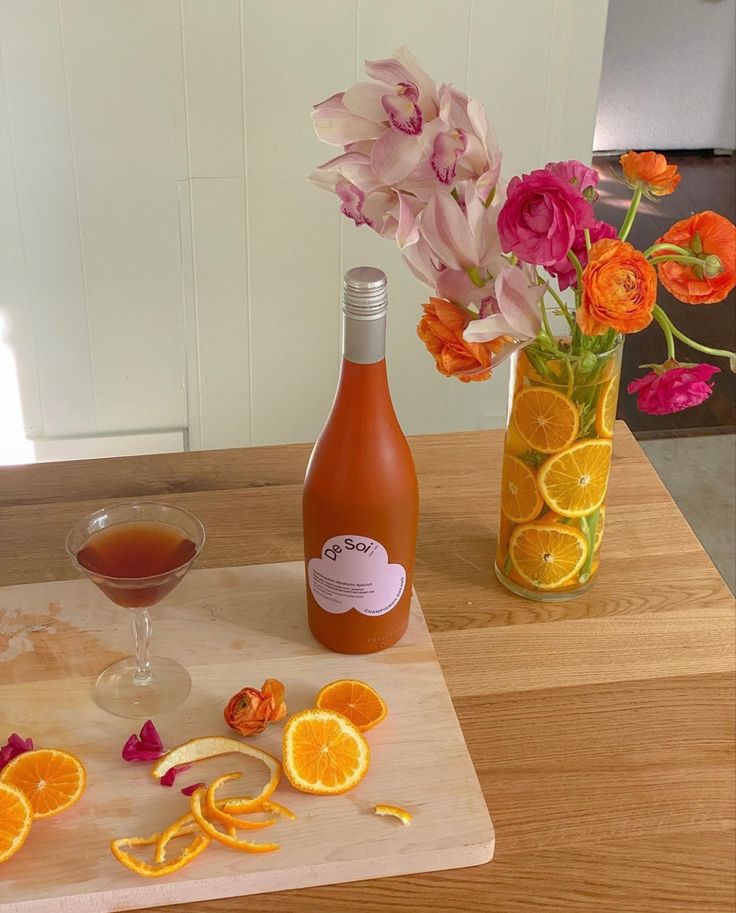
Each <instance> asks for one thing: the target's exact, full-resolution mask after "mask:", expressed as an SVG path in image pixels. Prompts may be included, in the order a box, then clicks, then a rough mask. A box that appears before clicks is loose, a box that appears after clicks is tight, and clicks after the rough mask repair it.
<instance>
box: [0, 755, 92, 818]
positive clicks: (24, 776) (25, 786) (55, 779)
mask: <svg viewBox="0 0 736 913" xmlns="http://www.w3.org/2000/svg"><path fill="white" fill-rule="evenodd" d="M0 781H2V782H3V783H10V784H11V786H17V787H18V789H19V790H20V791H21V792H23V793H25V794H26V796H27V797H28V801H29V802H30V803H31V808H32V809H33V817H34V818H50V817H51V816H52V815H58V814H59V813H60V812H63V811H64V810H65V809H67V808H69V806H70V805H74V803H75V802H77V801H78V799H80V798H81V796H82V793H83V792H84V790H85V787H86V785H87V773H86V771H85V769H84V764H82V762H81V761H80V760H79V758H78V757H76V755H73V754H70V753H69V752H68V751H59V749H57V748H38V749H36V750H35V751H25V752H23V754H19V755H17V756H16V757H15V758H13V760H12V761H10V762H9V763H8V764H6V765H5V767H4V768H3V769H2V772H0Z"/></svg>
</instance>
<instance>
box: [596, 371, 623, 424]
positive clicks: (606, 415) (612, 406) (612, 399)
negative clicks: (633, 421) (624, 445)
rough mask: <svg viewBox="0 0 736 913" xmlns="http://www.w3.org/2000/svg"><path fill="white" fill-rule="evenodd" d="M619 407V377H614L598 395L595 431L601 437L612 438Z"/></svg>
mask: <svg viewBox="0 0 736 913" xmlns="http://www.w3.org/2000/svg"><path fill="white" fill-rule="evenodd" d="M617 405H618V377H615V376H614V377H612V378H611V379H610V380H609V381H607V382H606V383H605V384H604V385H603V387H602V388H601V391H600V393H599V394H598V405H597V406H596V409H595V430H596V433H597V434H599V435H600V436H601V437H605V438H612V437H613V429H614V425H615V423H616V406H617Z"/></svg>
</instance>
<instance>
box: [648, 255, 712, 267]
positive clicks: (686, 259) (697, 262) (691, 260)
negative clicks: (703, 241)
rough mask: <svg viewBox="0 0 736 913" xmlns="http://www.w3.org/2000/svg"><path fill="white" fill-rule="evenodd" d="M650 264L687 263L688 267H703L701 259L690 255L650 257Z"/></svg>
mask: <svg viewBox="0 0 736 913" xmlns="http://www.w3.org/2000/svg"><path fill="white" fill-rule="evenodd" d="M649 262H650V263H687V264H689V265H690V266H703V260H702V258H701V257H694V256H693V255H692V254H675V255H674V256H667V255H666V254H665V255H664V256H662V257H652V258H651V260H650V261H649Z"/></svg>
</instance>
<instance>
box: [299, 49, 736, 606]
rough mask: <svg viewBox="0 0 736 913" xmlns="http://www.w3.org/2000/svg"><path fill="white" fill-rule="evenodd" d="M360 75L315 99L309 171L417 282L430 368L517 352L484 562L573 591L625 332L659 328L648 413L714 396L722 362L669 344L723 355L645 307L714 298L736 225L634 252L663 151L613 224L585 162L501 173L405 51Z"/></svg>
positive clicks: (453, 369) (723, 289)
mask: <svg viewBox="0 0 736 913" xmlns="http://www.w3.org/2000/svg"><path fill="white" fill-rule="evenodd" d="M366 72H367V74H368V76H369V77H370V79H371V81H370V82H361V83H358V84H356V85H354V86H351V87H350V88H348V89H347V90H346V91H344V92H339V93H337V94H336V95H333V96H331V97H330V98H328V99H327V100H326V101H323V102H322V103H320V104H318V105H316V106H315V108H314V111H313V119H314V126H315V130H316V132H317V135H318V136H319V138H320V139H322V140H324V141H325V142H326V143H329V144H331V145H333V146H339V147H341V148H342V151H341V153H340V154H339V155H338V156H336V157H335V158H332V159H330V160H329V161H327V162H325V163H324V164H323V165H320V166H319V167H318V168H317V170H316V171H315V172H313V174H312V175H311V177H310V179H311V180H312V181H313V182H314V183H315V184H317V185H318V186H320V187H322V188H324V189H327V190H331V191H333V192H334V193H336V194H337V196H338V198H339V200H340V211H341V212H342V213H343V214H344V215H346V216H347V217H348V218H350V219H352V220H353V221H354V222H355V224H356V225H358V226H361V225H367V226H368V227H369V228H371V229H372V230H373V231H376V232H378V233H379V234H380V235H383V236H384V237H388V238H391V239H393V240H395V242H396V244H397V245H398V247H399V250H400V251H401V253H402V255H403V257H404V259H405V261H406V263H407V265H408V267H409V269H410V270H411V271H412V273H413V274H414V275H415V276H416V277H417V278H418V279H420V280H421V281H422V282H423V283H424V284H425V285H427V286H428V287H429V289H430V290H431V296H430V298H429V301H428V302H427V303H426V304H424V305H423V310H424V313H423V316H422V317H421V319H420V320H419V325H418V327H417V332H418V334H419V337H420V338H421V339H422V341H423V342H424V344H425V346H426V348H427V350H428V351H429V352H430V354H431V355H432V356H433V357H434V359H435V363H436V367H437V370H438V371H440V372H441V373H442V374H444V375H446V376H448V377H456V378H457V379H458V380H460V381H463V382H466V383H467V382H471V381H482V380H486V379H488V378H489V377H490V376H491V372H492V369H493V368H494V367H495V366H496V365H498V364H500V363H501V362H502V361H503V360H504V359H506V358H508V357H509V356H511V357H512V358H513V364H512V391H511V398H510V410H509V420H508V428H507V433H506V439H505V448H504V458H503V469H502V481H501V522H500V533H499V539H498V548H497V553H496V573H497V576H498V577H499V579H500V580H501V582H502V583H503V584H504V585H505V586H507V587H508V588H509V589H511V590H513V591H514V592H516V593H518V594H520V595H523V596H526V597H528V598H533V599H542V600H549V599H567V598H570V596H572V595H576V594H577V593H580V592H582V591H583V590H584V589H586V588H587V587H588V586H590V584H591V583H592V582H593V580H594V579H595V575H596V573H597V570H598V566H599V558H598V555H599V549H600V544H601V540H602V534H603V527H604V523H605V497H606V488H607V484H608V474H609V469H610V463H611V439H612V437H613V428H614V420H615V416H616V403H617V398H618V386H619V377H620V359H621V349H622V343H623V339H624V337H625V335H626V334H628V333H637V332H639V331H641V330H643V329H644V328H645V327H647V326H648V325H649V324H650V323H651V322H652V321H656V322H657V323H658V324H659V326H660V327H661V329H662V332H663V334H664V341H665V344H666V355H667V357H666V360H665V361H664V362H663V363H662V364H656V365H644V366H642V367H643V368H649V369H650V370H649V372H648V373H647V374H645V375H644V376H643V377H641V378H639V379H638V380H635V381H633V382H632V383H631V384H630V385H629V387H628V392H629V393H632V394H636V395H637V396H638V407H639V408H640V409H641V410H643V411H645V412H649V413H653V414H660V415H661V414H665V413H668V412H677V411H680V410H682V409H686V408H689V407H690V406H694V405H697V404H698V403H700V402H702V401H703V400H705V399H706V398H707V397H708V396H709V395H710V393H711V390H712V379H713V375H715V374H716V373H718V371H719V370H720V369H719V368H718V367H717V366H715V365H712V364H707V363H706V364H693V363H689V362H680V361H678V360H677V358H676V352H675V339H676V338H677V339H678V340H680V341H681V342H683V343H685V344H686V345H687V346H688V347H690V348H691V349H693V350H695V351H698V352H704V353H706V354H708V355H711V356H716V357H723V358H727V359H729V360H730V365H731V369H732V370H736V354H734V353H733V352H728V351H726V350H719V349H712V348H709V347H707V346H704V345H701V344H700V343H698V342H696V341H694V340H692V339H689V338H688V337H686V336H685V335H684V334H683V333H681V332H680V331H679V330H678V329H677V328H676V327H675V326H674V324H673V323H672V321H671V320H670V318H669V316H668V315H667V314H666V313H665V311H664V310H663V309H662V308H661V307H660V306H659V305H658V304H657V288H658V285H659V283H661V284H662V285H663V286H664V287H665V288H666V289H667V290H668V291H670V292H671V293H672V294H673V295H674V296H675V297H677V298H679V299H680V300H681V301H686V302H688V303H691V304H694V305H699V304H710V303H713V302H717V301H722V300H723V299H724V298H725V297H726V296H727V295H728V293H729V292H730V291H731V289H732V288H733V287H734V284H735V283H736V228H734V226H733V224H732V223H731V222H729V221H728V220H727V219H725V218H724V217H723V216H720V215H718V214H717V213H714V212H701V213H697V214H696V215H693V216H691V217H690V218H688V219H684V220H682V221H680V222H677V223H676V224H675V225H673V226H672V227H671V228H670V230H669V231H668V232H666V233H665V234H664V235H663V236H662V237H661V238H658V239H656V240H654V241H653V243H652V244H651V246H650V247H648V248H647V249H646V250H644V251H640V250H637V249H636V248H634V247H633V246H632V245H631V244H629V243H628V242H627V240H626V239H627V237H628V235H629V232H630V230H631V226H632V223H633V221H634V218H635V216H636V212H637V209H638V207H639V204H640V201H641V198H642V196H647V197H648V198H651V199H656V198H658V197H660V196H663V195H666V194H669V193H672V192H673V191H674V190H675V189H676V187H677V185H678V183H679V181H680V175H679V174H678V171H677V166H676V165H670V164H668V163H667V160H666V159H665V157H664V156H662V155H658V154H656V153H654V152H644V153H636V152H629V153H627V154H626V155H623V156H622V157H621V165H622V168H623V174H622V179H623V180H625V182H626V183H627V185H628V186H629V187H630V188H631V190H632V199H631V205H630V206H629V209H628V211H627V213H626V216H625V218H624V220H623V222H622V224H621V225H620V227H618V228H616V227H615V226H613V225H610V224H608V223H606V222H603V221H600V220H598V219H597V218H596V215H595V209H594V205H593V204H594V203H595V201H596V199H597V197H598V193H597V189H596V188H597V184H598V173H597V172H596V171H595V170H594V169H592V168H589V167H588V166H586V165H584V164H583V163H581V162H578V161H567V162H552V163H549V164H547V165H546V166H545V167H544V168H542V169H539V170H537V171H532V172H531V173H530V174H524V175H522V176H520V177H513V178H512V179H511V181H510V182H509V183H508V185H507V184H505V183H504V181H503V180H502V179H501V177H500V171H501V153H500V151H499V148H498V144H497V142H496V138H495V135H494V132H493V130H492V128H491V127H490V126H489V124H488V121H487V118H486V113H485V110H484V108H483V105H482V104H481V103H480V102H479V101H477V100H476V99H473V98H471V97H469V96H468V95H466V94H465V93H463V92H460V91H458V90H457V89H455V88H454V87H452V86H450V85H445V84H443V85H440V86H437V85H436V84H435V83H434V82H433V81H432V80H431V79H430V77H429V76H428V75H427V74H426V73H425V72H424V70H423V69H422V68H421V66H420V65H419V63H418V62H417V61H416V59H415V58H414V57H413V56H412V55H411V54H410V53H409V52H408V51H407V50H406V49H405V48H402V49H400V50H399V51H397V52H396V55H395V57H392V58H389V59H387V60H378V61H366ZM540 270H543V271H544V272H543V273H540ZM555 286H556V287H555ZM566 290H570V292H568V297H570V293H572V301H567V300H565V297H564V295H563V293H565V292H566ZM553 316H554V317H556V319H557V322H558V323H561V325H562V327H564V330H563V332H561V333H555V332H553V329H552V323H553V322H552V321H551V317H553Z"/></svg>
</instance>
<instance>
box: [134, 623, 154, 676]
mask: <svg viewBox="0 0 736 913" xmlns="http://www.w3.org/2000/svg"><path fill="white" fill-rule="evenodd" d="M151 627H152V623H151V616H150V614H149V613H148V611H147V609H139V610H137V611H135V612H133V640H134V641H135V683H136V685H147V684H148V683H149V682H150V681H151V666H150V663H149V661H148V644H149V643H150V640H151Z"/></svg>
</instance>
